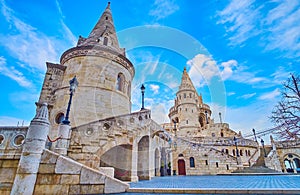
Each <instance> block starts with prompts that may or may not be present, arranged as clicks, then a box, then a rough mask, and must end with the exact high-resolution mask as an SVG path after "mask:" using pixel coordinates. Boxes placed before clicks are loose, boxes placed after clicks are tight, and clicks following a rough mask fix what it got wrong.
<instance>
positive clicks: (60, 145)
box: [55, 124, 71, 155]
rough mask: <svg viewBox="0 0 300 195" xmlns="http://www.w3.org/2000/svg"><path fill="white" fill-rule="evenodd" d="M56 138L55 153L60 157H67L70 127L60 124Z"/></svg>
mask: <svg viewBox="0 0 300 195" xmlns="http://www.w3.org/2000/svg"><path fill="white" fill-rule="evenodd" d="M58 136H60V139H59V140H57V143H56V148H55V152H57V153H58V154H62V155H67V151H68V148H69V144H70V136H71V126H70V125H67V124H60V125H59V127H58Z"/></svg>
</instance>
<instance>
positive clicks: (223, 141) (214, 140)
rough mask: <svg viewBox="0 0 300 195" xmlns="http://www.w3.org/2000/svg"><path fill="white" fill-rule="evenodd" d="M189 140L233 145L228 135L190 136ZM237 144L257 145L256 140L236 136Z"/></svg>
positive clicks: (206, 143) (218, 144)
mask: <svg viewBox="0 0 300 195" xmlns="http://www.w3.org/2000/svg"><path fill="white" fill-rule="evenodd" d="M191 141H193V142H195V143H198V144H201V145H215V146H233V145H235V143H234V141H233V139H231V138H228V137H220V138H211V137H197V138H191ZM237 144H238V146H247V147H255V148H256V147H257V142H255V141H252V140H248V139H244V138H238V139H237Z"/></svg>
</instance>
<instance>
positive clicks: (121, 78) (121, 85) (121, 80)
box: [116, 73, 125, 92]
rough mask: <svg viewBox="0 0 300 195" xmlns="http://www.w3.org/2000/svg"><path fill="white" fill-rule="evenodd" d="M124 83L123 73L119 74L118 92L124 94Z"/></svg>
mask: <svg viewBox="0 0 300 195" xmlns="http://www.w3.org/2000/svg"><path fill="white" fill-rule="evenodd" d="M124 83H125V77H124V75H123V74H122V73H119V74H118V78H117V86H116V88H117V90H119V91H122V92H124Z"/></svg>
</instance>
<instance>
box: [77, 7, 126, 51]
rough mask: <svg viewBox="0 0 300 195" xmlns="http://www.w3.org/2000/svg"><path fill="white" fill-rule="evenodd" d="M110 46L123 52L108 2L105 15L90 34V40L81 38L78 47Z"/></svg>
mask: <svg viewBox="0 0 300 195" xmlns="http://www.w3.org/2000/svg"><path fill="white" fill-rule="evenodd" d="M99 44H100V45H104V46H108V47H110V48H112V49H116V50H118V51H123V50H122V49H121V48H120V47H119V42H118V38H117V35H116V30H115V26H114V23H113V18H112V13H111V10H110V2H108V4H107V6H106V8H105V10H104V12H103V14H102V15H101V17H100V19H99V20H98V22H97V23H96V25H95V27H94V28H93V30H92V31H91V33H90V34H89V36H88V38H83V37H81V36H80V37H79V40H78V43H77V46H87V45H92V46H97V45H99Z"/></svg>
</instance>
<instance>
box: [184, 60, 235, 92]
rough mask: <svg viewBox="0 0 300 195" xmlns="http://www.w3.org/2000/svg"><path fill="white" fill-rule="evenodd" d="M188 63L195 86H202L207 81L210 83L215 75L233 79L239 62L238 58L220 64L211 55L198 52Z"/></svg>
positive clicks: (223, 78) (224, 78)
mask: <svg viewBox="0 0 300 195" xmlns="http://www.w3.org/2000/svg"><path fill="white" fill-rule="evenodd" d="M187 65H188V66H190V67H191V68H190V70H189V75H190V78H191V79H192V81H193V83H194V85H195V87H201V86H203V85H204V83H205V82H206V83H209V82H210V80H211V79H212V78H213V77H214V76H220V77H221V78H222V80H223V81H224V80H227V79H231V76H232V74H233V73H234V71H235V69H236V67H237V65H238V63H237V61H236V60H228V61H226V62H221V63H220V64H219V65H218V64H217V62H216V61H215V60H214V59H212V58H211V57H210V56H207V55H204V54H198V55H196V56H195V57H194V58H193V59H191V60H189V61H188V62H187ZM200 75H201V76H202V77H201V76H200Z"/></svg>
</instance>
